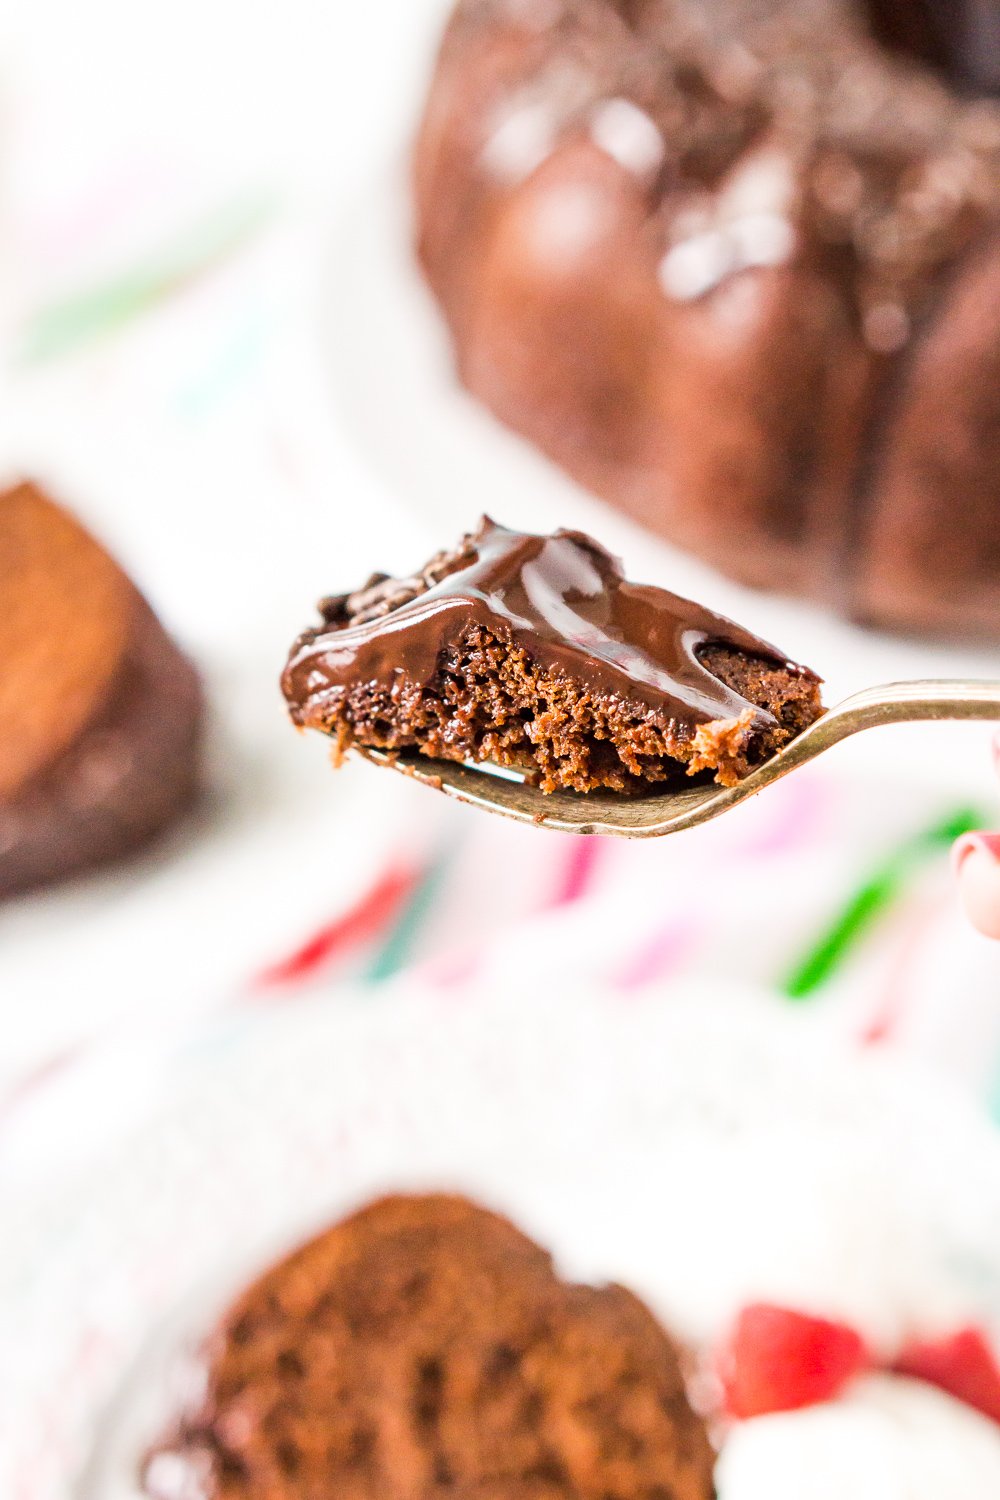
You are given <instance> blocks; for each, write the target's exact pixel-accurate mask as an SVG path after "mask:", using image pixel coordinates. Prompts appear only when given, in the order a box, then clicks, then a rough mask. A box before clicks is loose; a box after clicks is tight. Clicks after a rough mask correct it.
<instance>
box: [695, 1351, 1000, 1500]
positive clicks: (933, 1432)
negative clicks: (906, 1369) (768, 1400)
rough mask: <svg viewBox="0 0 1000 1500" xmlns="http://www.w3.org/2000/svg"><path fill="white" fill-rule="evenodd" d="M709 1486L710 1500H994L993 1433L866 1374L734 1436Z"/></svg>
mask: <svg viewBox="0 0 1000 1500" xmlns="http://www.w3.org/2000/svg"><path fill="white" fill-rule="evenodd" d="M716 1482H717V1487H718V1496H719V1500H997V1497H998V1496H1000V1427H997V1425H996V1424H995V1423H993V1422H990V1421H988V1420H987V1419H986V1418H985V1417H981V1416H979V1415H978V1413H977V1412H974V1411H972V1410H971V1409H970V1408H969V1407H967V1406H963V1405H961V1404H960V1403H959V1402H957V1401H953V1400H952V1399H951V1397H950V1396H946V1395H944V1394H942V1393H941V1392H940V1391H937V1390H934V1389H933V1388H932V1387H931V1386H928V1385H922V1384H921V1383H920V1382H918V1381H912V1380H903V1379H901V1378H900V1377H899V1376H893V1375H877V1376H871V1377H870V1378H868V1379H865V1380H861V1381H858V1383H857V1384H856V1385H855V1386H853V1387H852V1388H851V1390H850V1391H849V1392H847V1393H846V1394H845V1395H844V1396H843V1397H842V1398H841V1399H840V1400H839V1401H835V1402H831V1403H830V1404H829V1405H825V1406H814V1407H810V1408H809V1409H808V1410H806V1411H797V1412H783V1413H780V1414H779V1415H775V1416H769V1417H757V1418H755V1419H754V1420H753V1421H752V1422H744V1423H742V1424H741V1425H740V1426H738V1427H736V1428H734V1429H733V1431H732V1433H731V1434H730V1436H729V1438H728V1439H727V1441H726V1443H725V1444H724V1447H723V1450H722V1455H721V1457H720V1459H719V1463H718V1465H717V1468H716Z"/></svg>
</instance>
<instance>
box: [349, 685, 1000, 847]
mask: <svg viewBox="0 0 1000 1500" xmlns="http://www.w3.org/2000/svg"><path fill="white" fill-rule="evenodd" d="M940 719H986V720H990V719H992V720H996V721H998V722H1000V682H974V681H963V680H956V681H951V682H948V681H945V682H931V681H928V682H890V683H887V684H886V685H885V686H884V687H877V688H866V689H865V691H864V692H861V693H855V694H854V695H853V696H852V697H850V698H845V699H844V701H843V703H838V704H837V706H836V707H835V708H830V709H828V710H827V711H826V713H825V714H824V715H823V717H822V718H820V719H817V721H816V723H815V724H811V725H810V726H809V728H808V729H806V730H804V731H803V733H802V734H800V735H798V736H797V738H795V739H794V740H792V741H790V743H789V744H788V745H786V746H785V748H784V749H783V750H780V751H779V752H778V754H777V755H773V756H772V757H771V759H770V760H768V761H765V762H764V764H763V765H762V766H758V767H757V769H756V770H755V771H752V772H751V774H750V775H749V776H747V777H745V778H744V779H743V780H742V781H740V782H739V783H737V785H736V786H731V787H720V786H717V785H715V784H714V783H711V782H710V783H708V784H697V785H691V786H684V785H681V786H678V787H671V788H670V789H669V790H668V791H662V792H649V793H647V794H645V795H643V796H638V797H623V796H620V795H618V794H616V793H613V792H588V793H586V794H581V793H578V792H552V793H550V794H548V795H546V794H544V793H542V792H540V791H538V790H537V788H535V787H532V786H529V785H528V784H527V783H526V782H525V781H524V780H523V779H521V778H520V777H518V776H515V775H513V774H512V773H510V772H506V771H499V770H498V769H497V768H496V767H491V766H488V765H487V766H470V765H465V764H462V763H459V762H457V761H447V760H430V759H428V758H427V757H425V756H418V755H415V754H405V755H404V754H399V753H398V752H395V751H386V750H370V749H360V747H358V750H359V753H360V754H362V755H363V756H364V757H365V759H366V760H371V761H373V762H374V763H375V764H376V765H379V766H385V767H387V768H388V769H390V770H394V771H398V772H401V773H402V774H403V775H405V776H410V777H412V778H413V779H414V780H415V781H420V782H423V783H424V784H425V785H427V786H432V787H435V788H436V789H437V790H438V791H442V792H444V793H445V795H446V796H448V797H454V798H455V799H456V801H458V802H467V803H469V804H470V806H472V807H481V808H483V809H484V810H485V811H486V812H492V813H498V814H500V816H502V817H505V818H515V819H516V820H517V821H518V822H519V823H533V824H535V825H536V827H538V828H554V829H557V830H558V831H559V832H561V833H592V834H614V835H615V836H617V837H619V838H627V839H646V838H659V837H661V835H663V834H666V833H679V832H680V831H681V829H682V828H693V827H694V826H695V824H697V823H707V822H708V820H709V818H717V817H718V816H719V814H720V813H724V812H728V811H729V809H730V808H731V807H736V806H737V804H738V803H740V802H744V801H746V799H747V798H748V797H754V796H756V794H757V793H758V792H760V791H763V789H764V787H766V786H770V785H771V783H772V782H775V781H778V780H779V779H780V778H781V777H782V776H787V775H788V773H789V771H795V770H798V768H799V767H800V766H804V765H806V764H808V762H809V761H811V760H815V759H816V757H817V755H822V754H823V752H824V750H829V749H830V748H831V747H832V746H833V745H838V744H839V743H840V741H841V740H846V739H848V738H849V737H850V736H851V735H852V734H859V733H860V732H861V730H863V729H877V728H878V727H879V725H881V724H907V723H916V722H926V721H928V720H940Z"/></svg>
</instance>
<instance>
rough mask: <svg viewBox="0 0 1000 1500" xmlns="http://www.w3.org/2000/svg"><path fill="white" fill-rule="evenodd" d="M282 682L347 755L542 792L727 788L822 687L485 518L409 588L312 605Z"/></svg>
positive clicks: (578, 559)
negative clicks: (500, 772) (391, 756)
mask: <svg viewBox="0 0 1000 1500" xmlns="http://www.w3.org/2000/svg"><path fill="white" fill-rule="evenodd" d="M320 610H321V613H322V616H323V623H322V624H321V625H320V626H318V627H317V628H314V629H312V630H308V631H306V633H305V635H303V636H302V637H301V638H300V639H299V640H298V641H297V642H296V644H295V646H294V648H293V650H292V654H291V657H290V660H289V663H288V666H287V667H286V669H285V674H284V678H283V688H284V692H285V696H286V698H287V700H288V703H289V706H290V709H291V714H292V718H293V720H294V721H295V723H296V724H298V725H301V726H304V727H306V728H310V729H319V730H322V731H323V732H324V733H326V734H328V735H331V736H332V737H333V740H334V744H335V758H336V760H337V761H338V762H339V760H340V759H341V758H342V757H343V755H344V753H345V752H346V751H347V750H349V749H350V748H351V747H352V746H358V747H361V748H365V747H367V748H377V749H380V750H389V751H412V750H417V751H418V752H419V753H420V754H422V755H427V756H431V757H435V758H440V759H446V760H459V761H490V762H493V763H494V764H496V765H500V766H506V767H511V768H513V769H515V770H518V771H521V772H523V773H525V774H526V775H527V776H528V778H529V779H530V780H532V781H533V782H535V783H537V785H538V786H539V787H540V788H541V789H542V791H545V792H551V791H554V790H556V789H557V788H571V789H573V790H575V791H578V792H589V791H592V790H594V789H595V788H598V787H606V788H609V789H611V790H613V791H616V792H641V791H644V790H647V789H648V788H649V787H650V786H652V785H654V784H655V783H659V782H663V781H670V780H676V779H677V778H678V777H683V776H684V775H685V774H686V775H689V776H690V775H695V774H697V773H699V772H713V773H714V775H715V778H716V780H717V781H719V782H720V783H722V784H723V785H732V784H733V783H734V782H736V781H738V780H739V779H740V777H742V776H744V775H746V774H747V772H748V771H749V770H751V769H752V768H753V767H754V766H756V765H759V764H760V763H761V762H762V761H764V760H765V759H767V758H768V757H769V756H771V755H773V754H774V753H775V752H776V751H777V750H779V749H781V747H782V746H783V745H784V744H785V743H786V742H787V741H788V740H789V739H791V738H792V736H793V735H795V734H797V733H798V732H799V731H800V730H802V729H804V728H805V727H806V726H807V725H808V724H810V723H812V721H813V720H814V719H816V718H817V717H818V716H819V715H820V713H821V712H822V705H821V703H820V697H819V680H818V679H817V678H816V676H815V675H814V674H813V673H812V672H810V671H809V670H808V669H807V668H805V667H800V666H796V665H795V664H794V663H792V662H789V661H788V660H787V659H786V658H785V657H784V655H783V654H782V653H781V652H780V651H777V650H776V649H775V648H774V647H773V646H769V645H768V644H767V643H766V642H765V641H762V640H759V639H758V638H757V637H756V636H754V635H751V634H750V633H749V632H748V631H746V630H743V629H742V628H741V627H739V626H737V625H734V624H733V623H732V622H731V621H729V620H725V619H723V618H722V617H721V616H719V615H715V614H713V613H712V612H711V611H710V610H707V609H704V608H703V607H702V606H701V605H698V604H693V603H691V602H690V601H689V600H686V599H681V598H679V597H678V596H677V595H675V594H671V593H668V592H667V591H666V590H664V589H660V588H654V587H652V586H649V585H645V584H635V583H629V582H627V581H626V580H625V578H624V575H623V573H622V569H621V565H620V564H619V562H618V561H617V560H616V559H615V558H613V557H611V556H610V554H609V553H607V552H605V550H604V549H603V548H602V547H601V546H599V545H598V543H596V542H594V541H592V540H591V539H590V538H589V537H586V536H584V535H582V534H581V533H580V532H574V531H559V532H556V533H555V534H554V535H553V536H548V537H546V536H531V535H527V534H523V533H520V532H514V531H508V530H506V529H505V528H504V527H502V526H498V525H496V524H495V523H494V522H492V521H490V520H484V521H483V522H482V524H481V525H480V527H479V530H478V531H476V532H475V533H474V534H472V535H471V536H468V537H466V538H465V539H464V541H463V542H462V543H461V544H460V545H459V546H458V547H457V548H456V549H455V550H454V551H453V552H450V553H440V554H439V555H438V556H436V557H434V558H432V560H431V561H430V562H429V563H428V564H427V566H426V567H425V568H423V569H422V570H421V571H420V572H419V573H418V574H416V575H414V576H413V577H412V578H405V579H393V578H386V577H385V576H384V575H381V574H380V575H376V576H375V577H374V578H373V579H371V580H370V582H369V583H368V584H367V585H366V586H365V587H364V588H363V589H360V590H359V591H358V592H357V593H354V594H348V595H344V596H340V597H337V598H334V599H329V600H326V601H324V602H323V603H322V604H321V605H320Z"/></svg>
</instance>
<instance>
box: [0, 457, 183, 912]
mask: <svg viewBox="0 0 1000 1500" xmlns="http://www.w3.org/2000/svg"><path fill="white" fill-rule="evenodd" d="M0 599H2V601H3V608H2V610H0V897H3V896H10V895H13V894H15V893H20V892H23V891H26V890H31V889H33V888H35V887H36V886H40V885H44V884H47V883H49V882H51V881H55V880H59V879H63V878H65V877H67V876H70V875H74V874H78V873H81V872H83V871H85V870H89V869H92V868H95V867H96V866H98V865H101V864H105V863H107V862H108V861H111V860H114V859H116V858H118V857H120V856H123V855H125V854H127V853H129V852H130V851H132V850H134V849H136V848H137V847H139V846H140V845H142V844H143V843H145V842H146V841H148V840H149V839H151V838H152V837H153V836H154V835H155V834H157V833H158V832H160V831H161V830H162V829H163V828H164V827H165V826H167V825H168V824H169V823H170V822H171V821H172V820H173V819H174V818H176V817H178V816H180V814H181V813H182V812H183V811H184V809H185V808H186V807H187V806H188V805H189V804H190V802H191V801H192V799H193V797H194V795H195V792H196V788H197V781H198V762H199V747H200V731H201V718H202V695H201V688H200V685H199V682H198V678H197V675H196V673H195V671H194V668H193V667H192V666H191V664H190V662H189V661H188V660H187V659H186V657H184V656H183V655H182V653H181V652H180V651H179V650H178V648H177V647H176V646H175V645H174V643H173V642H172V641H171V640H170V638H169V637H168V636H167V634H166V632H165V631H164V630H163V627H162V626H161V625H160V623H159V621H158V620H157V618H156V616H155V615H154V613H153V611H152V610H151V609H150V607H149V605H148V604H147V603H146V601H145V600H144V599H143V598H142V596H141V595H140V594H139V592H138V591H137V589H136V588H135V586H134V584H133V583H132V582H131V581H130V580H129V578H128V577H127V576H126V575H125V573H124V572H123V571H122V569H121V568H120V567H119V566H118V565H117V563H115V562H114V561H113V559H112V558H111V557H109V555H108V553H107V552H106V551H105V550H104V548H103V547H102V546H101V545H100V544H99V543H98V542H97V541H96V540H95V539H94V538H93V537H92V536H90V535H89V534H88V533H87V532H86V531H85V530H84V528H83V527H82V526H81V525H80V524H79V523H78V522H77V521H76V520H75V519H74V518H73V517H72V516H71V515H69V514H68V512H66V511H65V510H63V509H62V508H61V507H60V506H58V505H56V504H55V503H54V502H53V501H52V500H50V499H49V498H48V497H47V496H46V495H45V494H44V493H43V492H42V491H41V490H40V489H39V488H38V487H37V486H35V485H31V484H21V485H18V486H16V487H15V488H13V489H10V490H7V491H5V492H3V493H0Z"/></svg>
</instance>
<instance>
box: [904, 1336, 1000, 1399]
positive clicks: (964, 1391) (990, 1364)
mask: <svg viewBox="0 0 1000 1500" xmlns="http://www.w3.org/2000/svg"><path fill="white" fill-rule="evenodd" d="M894 1368H895V1370H896V1372H897V1374H899V1375H910V1376H912V1377H913V1378H914V1379H915V1380H926V1381H927V1383H928V1384H929V1385H936V1386H937V1387H938V1388H939V1389H940V1390H942V1391H947V1392H948V1394H949V1396H955V1397H956V1398H957V1399H958V1400H959V1401H964V1402H965V1403H966V1405H967V1406H972V1407H974V1408H975V1410H976V1411H979V1412H982V1414H983V1416H985V1417H992V1418H993V1421H994V1422H1000V1366H998V1364H997V1357H996V1355H995V1354H994V1353H993V1350H992V1349H991V1348H990V1346H989V1344H988V1343H987V1342H986V1339H985V1338H984V1337H983V1335H982V1334H981V1333H980V1331H979V1329H978V1328H963V1329H962V1330H961V1332H959V1333H955V1334H952V1335H951V1336H950V1337H949V1338H945V1339H938V1340H936V1341H934V1342H928V1343H916V1344H910V1345H908V1347H907V1348H905V1349H904V1350H903V1352H902V1354H901V1355H900V1357H899V1359H898V1360H897V1361H896V1365H895V1367H894Z"/></svg>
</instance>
